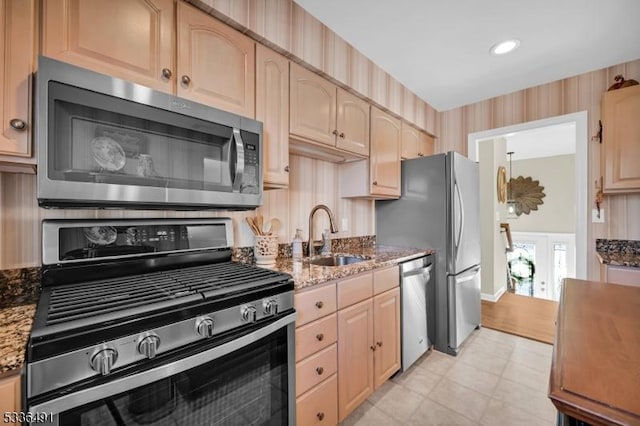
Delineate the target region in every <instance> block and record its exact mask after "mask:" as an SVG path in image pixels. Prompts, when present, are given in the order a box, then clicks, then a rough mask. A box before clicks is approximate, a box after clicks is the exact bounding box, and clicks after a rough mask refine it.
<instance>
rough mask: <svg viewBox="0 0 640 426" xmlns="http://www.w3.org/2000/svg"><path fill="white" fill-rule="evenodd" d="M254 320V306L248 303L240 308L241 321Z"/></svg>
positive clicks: (255, 318)
mask: <svg viewBox="0 0 640 426" xmlns="http://www.w3.org/2000/svg"><path fill="white" fill-rule="evenodd" d="M256 320H257V311H256V307H255V306H253V305H249V306H245V307H244V308H242V321H246V322H256Z"/></svg>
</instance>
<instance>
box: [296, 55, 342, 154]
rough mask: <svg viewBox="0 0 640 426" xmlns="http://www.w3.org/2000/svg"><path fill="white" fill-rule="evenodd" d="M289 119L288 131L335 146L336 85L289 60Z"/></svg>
mask: <svg viewBox="0 0 640 426" xmlns="http://www.w3.org/2000/svg"><path fill="white" fill-rule="evenodd" d="M290 89H291V93H290V97H291V102H290V108H291V118H290V121H289V133H291V134H292V135H294V136H298V137H301V138H303V139H307V140H311V141H314V142H318V143H322V144H325V145H330V146H335V144H336V134H337V133H338V131H337V130H336V86H334V85H333V84H331V83H330V82H328V81H327V80H325V79H324V78H322V77H320V76H318V75H316V74H314V73H312V72H311V71H307V70H305V69H304V68H302V67H301V66H300V65H297V64H294V63H291V86H290Z"/></svg>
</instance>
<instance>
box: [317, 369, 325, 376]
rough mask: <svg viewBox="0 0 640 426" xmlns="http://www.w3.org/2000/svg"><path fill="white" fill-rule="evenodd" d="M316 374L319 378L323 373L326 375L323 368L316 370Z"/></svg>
mask: <svg viewBox="0 0 640 426" xmlns="http://www.w3.org/2000/svg"><path fill="white" fill-rule="evenodd" d="M316 373H318V376H322V373H324V368H322V367H318V368H316Z"/></svg>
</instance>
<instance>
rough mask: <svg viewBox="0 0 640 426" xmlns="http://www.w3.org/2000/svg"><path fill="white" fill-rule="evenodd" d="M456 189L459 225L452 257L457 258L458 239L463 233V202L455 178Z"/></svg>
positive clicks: (460, 238) (459, 239)
mask: <svg viewBox="0 0 640 426" xmlns="http://www.w3.org/2000/svg"><path fill="white" fill-rule="evenodd" d="M454 187H455V190H456V198H457V200H458V205H459V206H460V216H459V217H460V225H459V226H458V236H457V237H456V244H455V248H456V252H455V256H454V259H455V260H458V249H459V248H460V241H461V240H462V234H463V233H464V204H463V201H462V196H461V195H460V187H459V186H458V181H457V180H456V182H455V184H454Z"/></svg>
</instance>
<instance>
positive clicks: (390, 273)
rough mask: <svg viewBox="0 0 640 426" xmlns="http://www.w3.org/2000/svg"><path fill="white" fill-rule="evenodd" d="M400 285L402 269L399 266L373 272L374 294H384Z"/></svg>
mask: <svg viewBox="0 0 640 426" xmlns="http://www.w3.org/2000/svg"><path fill="white" fill-rule="evenodd" d="M399 285H400V269H399V267H398V266H393V267H391V268H387V269H382V270H380V271H374V272H373V294H380V293H384V292H385V291H387V290H391V289H392V288H395V287H398V286H399Z"/></svg>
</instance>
